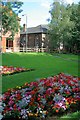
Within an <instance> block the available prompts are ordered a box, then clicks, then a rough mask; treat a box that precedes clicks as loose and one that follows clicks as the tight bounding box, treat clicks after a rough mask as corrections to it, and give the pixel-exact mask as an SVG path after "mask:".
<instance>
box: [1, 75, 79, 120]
mask: <svg viewBox="0 0 80 120" xmlns="http://www.w3.org/2000/svg"><path fill="white" fill-rule="evenodd" d="M79 85H80V78H77V77H73V76H70V75H66V74H64V73H60V74H58V75H56V76H54V77H48V78H42V79H40V80H39V81H36V82H31V83H25V85H23V86H21V87H20V86H17V87H16V88H15V89H9V90H8V91H7V92H5V93H4V94H3V98H2V100H3V112H2V114H3V118H5V119H6V118H13V117H14V120H15V119H16V117H17V119H21V120H22V119H25V120H38V119H40V118H45V117H46V116H48V115H54V114H55V115H60V114H61V115H62V114H64V113H65V112H66V113H67V112H74V111H77V110H80V108H79V104H80V87H79Z"/></svg>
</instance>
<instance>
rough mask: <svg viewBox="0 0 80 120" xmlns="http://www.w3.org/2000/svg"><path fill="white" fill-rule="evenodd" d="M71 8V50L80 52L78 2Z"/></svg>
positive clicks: (79, 10)
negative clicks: (72, 24)
mask: <svg viewBox="0 0 80 120" xmlns="http://www.w3.org/2000/svg"><path fill="white" fill-rule="evenodd" d="M71 8H72V14H71V20H72V21H73V22H74V24H75V27H74V29H73V30H72V40H71V41H72V51H73V52H80V2H79V3H78V4H73V5H72V6H71Z"/></svg>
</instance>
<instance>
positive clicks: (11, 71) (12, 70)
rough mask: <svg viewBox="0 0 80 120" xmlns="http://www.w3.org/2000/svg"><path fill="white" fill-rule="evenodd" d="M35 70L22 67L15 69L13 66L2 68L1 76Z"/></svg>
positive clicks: (0, 67) (0, 70) (0, 68)
mask: <svg viewBox="0 0 80 120" xmlns="http://www.w3.org/2000/svg"><path fill="white" fill-rule="evenodd" d="M31 70H33V69H29V68H22V67H13V66H10V67H8V66H0V75H12V74H15V73H20V72H26V71H31Z"/></svg>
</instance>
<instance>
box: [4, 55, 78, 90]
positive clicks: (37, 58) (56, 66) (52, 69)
mask: <svg viewBox="0 0 80 120" xmlns="http://www.w3.org/2000/svg"><path fill="white" fill-rule="evenodd" d="M77 57H78V56H77V55H75V56H74V59H77ZM68 58H70V59H71V55H68ZM72 58H73V56H72ZM2 65H8V66H15V67H24V68H33V69H35V70H34V71H30V72H22V73H19V74H14V75H8V76H3V77H2V91H3V92H5V91H6V90H7V89H8V88H14V87H16V86H21V85H23V84H24V83H25V82H31V81H35V80H38V79H40V78H44V77H49V76H54V75H57V74H58V73H60V72H64V73H68V74H71V75H73V76H80V74H79V72H78V62H76V61H69V60H65V59H63V58H61V57H56V56H55V55H50V54H47V53H6V54H2Z"/></svg>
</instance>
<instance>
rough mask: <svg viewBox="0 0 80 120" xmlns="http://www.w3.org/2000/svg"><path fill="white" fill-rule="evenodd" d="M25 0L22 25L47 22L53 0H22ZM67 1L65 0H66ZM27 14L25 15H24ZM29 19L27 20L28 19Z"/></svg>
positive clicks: (68, 1) (70, 1) (29, 25)
mask: <svg viewBox="0 0 80 120" xmlns="http://www.w3.org/2000/svg"><path fill="white" fill-rule="evenodd" d="M21 1H23V3H24V4H23V6H22V9H23V12H22V13H21V14H20V15H19V16H20V17H21V25H23V24H24V23H26V22H27V27H34V26H37V25H40V24H47V23H48V22H47V19H48V18H50V14H49V10H50V5H51V3H53V0H21ZM64 1H65V0H64ZM79 1H80V0H66V2H67V3H69V4H71V3H73V2H74V3H78V2H79ZM24 14H26V15H25V16H22V15H24ZM26 20H27V21H26Z"/></svg>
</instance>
